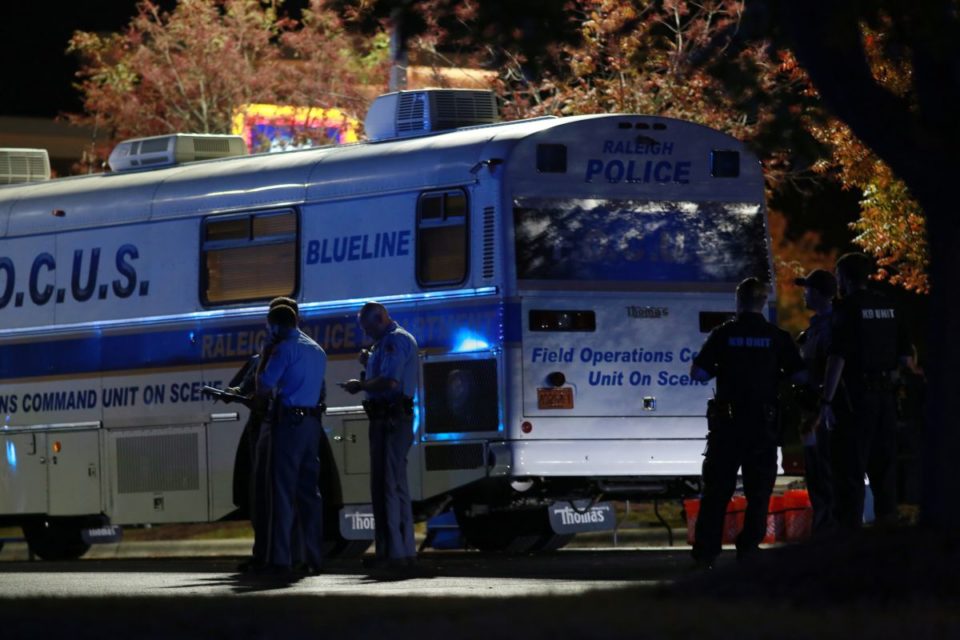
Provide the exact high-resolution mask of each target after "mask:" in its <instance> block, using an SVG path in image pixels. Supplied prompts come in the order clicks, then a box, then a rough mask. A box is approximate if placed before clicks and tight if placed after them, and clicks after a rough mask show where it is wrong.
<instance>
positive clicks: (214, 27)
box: [69, 0, 387, 156]
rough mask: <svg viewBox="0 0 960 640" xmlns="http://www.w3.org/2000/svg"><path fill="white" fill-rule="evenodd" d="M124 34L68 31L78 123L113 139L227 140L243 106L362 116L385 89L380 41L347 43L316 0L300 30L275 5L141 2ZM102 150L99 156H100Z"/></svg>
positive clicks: (221, 0)
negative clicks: (80, 108) (185, 136)
mask: <svg viewBox="0 0 960 640" xmlns="http://www.w3.org/2000/svg"><path fill="white" fill-rule="evenodd" d="M137 8H138V13H137V15H136V16H135V17H134V18H133V19H132V20H131V22H130V25H129V27H128V28H127V30H126V31H124V32H123V33H115V34H109V35H106V36H101V35H99V34H96V33H86V32H77V33H75V34H74V36H73V38H72V39H71V41H70V45H69V52H71V53H74V54H76V55H77V56H79V57H80V60H81V70H80V72H79V74H78V75H79V83H78V85H77V88H78V89H79V90H80V92H81V93H82V94H83V100H84V111H85V113H84V114H82V115H73V116H70V118H71V120H73V121H74V122H77V123H80V124H86V125H92V126H93V127H95V128H96V129H97V130H98V131H100V132H103V131H105V132H106V133H107V135H108V136H109V138H110V144H111V145H112V143H113V142H114V141H116V140H119V139H125V138H131V137H138V136H148V135H157V134H162V133H170V132H185V131H189V132H197V133H229V132H230V128H231V121H232V118H233V114H234V112H235V110H236V109H237V108H239V107H240V106H241V105H244V104H249V103H281V104H290V105H296V106H305V107H317V108H323V107H331V106H337V107H339V108H340V109H341V110H342V111H344V112H345V113H346V114H348V115H351V116H356V115H360V116H362V114H363V113H365V111H366V107H367V105H368V103H369V99H370V95H371V93H370V88H371V86H372V87H373V88H374V93H376V87H378V86H379V87H383V86H385V80H386V71H387V68H386V55H385V48H386V40H385V35H382V34H381V35H380V36H375V37H373V38H368V39H365V40H361V39H357V38H353V37H351V36H349V35H348V34H347V33H346V32H345V30H344V29H343V26H342V23H341V21H340V18H339V17H338V16H337V15H336V14H335V13H333V12H331V11H329V10H328V9H327V8H326V6H325V2H324V1H323V0H312V1H311V3H310V6H309V7H308V8H307V9H306V10H304V11H303V14H302V17H301V19H300V20H299V21H293V20H291V19H289V18H286V17H284V16H283V15H281V14H280V13H279V10H280V9H282V3H281V2H271V3H265V2H261V1H259V0H180V1H179V2H178V4H177V5H176V7H175V8H174V9H173V10H172V11H171V12H169V13H166V12H161V10H160V9H159V8H158V7H157V5H155V4H153V3H152V2H149V1H144V2H141V3H140V4H139V5H138V6H137ZM104 151H105V150H99V153H98V154H97V155H101V156H102V154H103V153H104Z"/></svg>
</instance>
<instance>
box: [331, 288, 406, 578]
mask: <svg viewBox="0 0 960 640" xmlns="http://www.w3.org/2000/svg"><path fill="white" fill-rule="evenodd" d="M358 320H359V322H360V325H361V327H363V330H364V332H365V333H366V334H367V335H368V336H370V338H372V339H373V340H374V344H373V346H372V347H371V349H370V350H369V353H368V355H366V356H365V355H363V354H362V355H361V359H362V360H363V359H366V375H365V377H364V379H363V380H356V379H354V380H348V381H347V382H345V383H343V385H342V386H343V388H344V389H345V390H346V391H348V392H349V393H358V392H360V391H364V392H365V393H366V396H367V399H366V401H365V402H364V403H363V405H364V409H366V412H367V415H368V417H369V418H370V493H371V496H372V499H373V515H374V526H375V541H376V544H375V547H376V558H375V559H374V561H373V562H372V563H367V564H368V566H371V565H372V568H376V569H385V570H391V571H396V572H406V571H412V570H413V567H415V563H416V553H417V550H416V545H415V543H414V539H413V510H412V507H411V503H410V491H409V489H408V487H407V453H408V451H409V450H410V447H411V445H412V444H413V396H414V394H415V393H416V390H417V377H418V357H417V352H418V347H417V341H416V340H415V339H414V337H413V336H412V335H410V334H409V333H408V332H407V331H405V330H404V329H403V328H402V327H401V326H400V325H398V324H397V323H396V322H395V321H393V320H392V319H391V318H390V315H389V313H387V309H386V307H384V306H383V305H382V304H379V303H377V302H368V303H367V304H365V305H363V308H361V309H360V313H359V314H358Z"/></svg>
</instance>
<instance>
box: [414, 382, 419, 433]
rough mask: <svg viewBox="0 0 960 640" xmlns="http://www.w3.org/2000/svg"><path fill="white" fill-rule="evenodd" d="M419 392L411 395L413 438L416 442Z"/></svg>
mask: <svg viewBox="0 0 960 640" xmlns="http://www.w3.org/2000/svg"><path fill="white" fill-rule="evenodd" d="M419 395H420V394H419V392H416V391H415V392H414V393H413V438H414V440H416V438H417V434H418V433H420V398H419Z"/></svg>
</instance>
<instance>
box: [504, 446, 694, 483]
mask: <svg viewBox="0 0 960 640" xmlns="http://www.w3.org/2000/svg"><path fill="white" fill-rule="evenodd" d="M705 446H706V441H705V440H703V439H688V440H524V441H520V440H513V441H506V442H496V443H490V444H489V445H488V451H489V453H490V462H491V466H490V470H489V475H490V476H501V477H503V476H506V477H529V476H541V477H567V478H569V477H606V478H615V477H618V476H623V477H636V476H645V477H651V476H667V477H680V476H699V475H700V470H701V466H702V464H703V451H704V447H705Z"/></svg>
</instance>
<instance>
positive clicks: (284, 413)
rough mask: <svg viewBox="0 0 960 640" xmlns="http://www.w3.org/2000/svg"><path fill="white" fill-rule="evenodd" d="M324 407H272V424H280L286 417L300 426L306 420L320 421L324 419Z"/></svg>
mask: <svg viewBox="0 0 960 640" xmlns="http://www.w3.org/2000/svg"><path fill="white" fill-rule="evenodd" d="M324 408H325V407H324V406H323V405H320V406H317V407H287V406H284V405H279V406H276V407H272V409H273V410H272V411H271V412H270V415H271V417H272V418H273V419H272V420H271V422H273V423H279V422H280V420H282V419H283V418H285V417H288V418H290V419H291V420H292V421H293V422H294V423H295V424H300V423H301V422H302V421H303V419H304V418H308V417H309V418H316V419H317V420H319V419H320V418H322V417H323V411H324Z"/></svg>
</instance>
